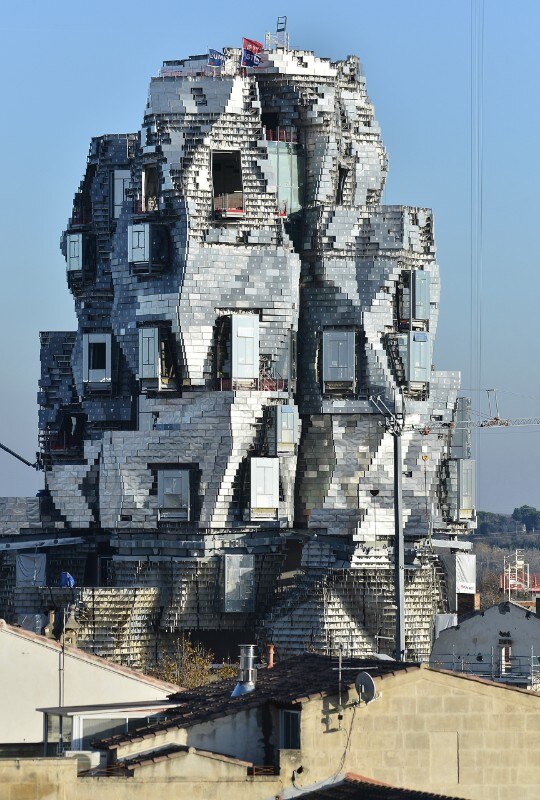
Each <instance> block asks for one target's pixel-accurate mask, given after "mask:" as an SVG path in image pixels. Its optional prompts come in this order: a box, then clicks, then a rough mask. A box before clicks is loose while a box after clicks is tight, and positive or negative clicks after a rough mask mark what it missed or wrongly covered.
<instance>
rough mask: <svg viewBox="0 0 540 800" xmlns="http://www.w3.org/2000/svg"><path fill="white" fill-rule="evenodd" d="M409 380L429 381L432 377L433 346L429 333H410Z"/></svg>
mask: <svg viewBox="0 0 540 800" xmlns="http://www.w3.org/2000/svg"><path fill="white" fill-rule="evenodd" d="M408 377H409V382H410V383H429V380H430V377H431V347H430V341H429V333H426V332H424V331H411V332H410V333H409V375H408Z"/></svg>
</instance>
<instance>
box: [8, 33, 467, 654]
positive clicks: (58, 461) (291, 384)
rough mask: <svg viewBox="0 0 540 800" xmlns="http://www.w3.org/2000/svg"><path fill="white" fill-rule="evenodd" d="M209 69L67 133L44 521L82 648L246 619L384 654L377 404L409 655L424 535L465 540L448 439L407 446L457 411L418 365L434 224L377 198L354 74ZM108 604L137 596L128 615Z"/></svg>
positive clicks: (267, 62)
mask: <svg viewBox="0 0 540 800" xmlns="http://www.w3.org/2000/svg"><path fill="white" fill-rule="evenodd" d="M224 53H225V56H226V59H225V64H224V66H223V68H220V69H215V68H208V67H206V56H204V57H202V56H194V57H191V58H189V59H186V60H184V61H177V62H165V65H164V68H163V70H162V73H161V75H160V76H159V77H157V78H153V79H152V81H151V84H150V92H149V98H148V104H147V107H146V109H145V114H144V120H143V125H142V129H141V132H140V134H126V135H111V136H102V137H99V138H96V139H93V140H92V143H91V147H90V154H89V158H88V166H87V170H86V174H85V177H84V179H83V181H82V183H81V186H80V189H79V191H78V192H77V194H76V196H75V201H74V207H73V215H72V217H71V219H70V221H69V225H68V228H67V230H66V232H65V233H64V235H63V237H62V250H63V252H64V255H65V257H66V260H67V279H68V284H69V287H70V289H71V291H72V293H73V296H74V300H75V309H76V313H77V317H78V322H79V325H78V330H77V331H76V332H75V333H72V332H69V333H60V332H49V333H44V334H42V365H43V374H42V379H41V383H40V386H41V390H40V405H41V411H40V429H41V441H42V450H43V459H44V463H45V466H46V474H45V476H46V490H47V492H46V494H45V497H44V498H43V499H42V506H43V509H44V513H43V514H42V523H41V525H42V527H44V528H47V527H48V528H50V527H51V526H54V529H55V531H57V533H58V531H59V530H60V531H61V530H62V529H63V530H64V531H68V530H69V532H70V535H73V532H74V531H76V532H77V534H78V535H81V536H82V537H83V538H84V540H85V543H86V544H85V547H86V550H85V551H84V552H85V553H86V552H88V555H87V557H86V561H85V562H84V564H82V565H81V567H80V574H79V575H77V582H78V585H81V584H85V586H86V587H89V586H92V587H94V588H93V595H92V597H93V598H94V601H93V602H94V608H95V609H96V608H97V609H98V612H96V611H95V610H94V613H93V614H89V613H86V615H85V614H83V615H82V616H83V617H84V624H83V626H82V629H81V637H82V641H81V644H82V646H90V644H89V643H90V642H91V641H93V642H94V644H93V645H92V646H93V647H94V649H95V648H96V646H97V645H96V641H97V640H99V642H100V643H104V644H102V645H100V648H101V649H100V650H99V651H100V652H102V653H103V654H105V655H108V656H109V657H111V658H117V659H120V660H125V659H126V658H128V656H127V655H126V653H127V651H129V647H126V645H125V642H124V643H123V645H122V647H121V648H120V647H119V648H116V649H115V644H114V637H109V638H110V640H111V641H110V642H109V639H107V636H104V635H103V630H105V629H107V626H108V625H109V627H111V626H113V624H114V618H117V617H118V615H119V614H121V613H122V614H124V616H126V614H127V615H128V616H129V613H138V614H139V615H140V616H141V619H144V620H145V622H144V625H146V626H147V628H148V630H149V631H150V628H151V633H152V637H154V638H153V639H152V641H153V642H154V645H155V641H156V640H157V639H159V640H160V642H161V644H162V645H163V646H165V645H164V642H166V641H167V638H168V637H170V636H171V635H172V634H173V633H174V632H178V631H191V632H196V633H197V636H198V637H199V638H201V639H202V640H204V641H207V642H209V643H211V644H212V646H213V647H214V649H216V650H217V651H218V652H220V651H224V650H226V649H227V648H229V649H230V650H231V651H232V652H234V643H235V642H236V641H237V640H238V639H240V638H242V637H245V636H253V635H254V631H255V628H257V631H258V635H259V637H260V638H263V639H264V638H266V639H272V640H273V641H274V642H275V643H276V645H277V646H278V647H279V648H280V649H281V651H282V652H299V651H301V650H303V649H305V648H306V647H311V648H315V649H322V650H326V651H327V650H330V649H332V648H335V647H336V646H338V645H343V646H344V647H345V648H346V650H347V651H350V652H351V653H354V654H360V653H365V652H377V651H382V652H392V649H393V643H392V641H391V637H392V630H393V624H394V622H393V620H394V613H395V607H394V601H393V571H392V570H393V567H392V564H393V556H392V547H393V534H394V518H393V483H392V478H393V476H392V437H391V434H390V433H388V432H386V431H385V427H384V425H383V424H381V423H382V422H383V418H382V417H381V415H380V413H379V412H378V411H377V409H376V407H375V406H374V404H373V402H372V400H371V398H372V397H375V396H380V397H382V398H383V399H384V402H385V403H386V405H387V407H388V408H389V409H391V410H393V409H395V408H396V407H397V406H398V405H399V407H400V408H401V407H403V408H404V411H405V414H406V419H407V421H408V423H409V425H408V428H407V430H406V432H405V433H404V435H403V452H404V463H403V501H404V526H405V538H406V546H407V553H406V556H407V567H406V633H407V649H408V652H409V654H410V655H411V656H413V657H425V656H427V655H428V654H429V650H430V646H431V632H432V626H433V617H434V615H435V614H436V613H437V612H443V611H447V610H448V597H447V592H446V586H445V577H444V571H443V569H442V566H441V563H440V560H439V558H438V557H437V555H436V554H435V553H434V552H433V550H432V548H430V547H429V546H428V540H429V538H430V536H431V534H432V533H433V532H434V531H436V532H438V533H437V535H438V537H439V538H441V537H447V538H450V539H453V538H455V537H456V535H457V534H458V533H459V532H460V531H464V530H466V529H467V528H468V527H470V526H471V525H473V524H474V505H473V488H472V486H471V481H472V477H473V473H472V462H471V461H470V452H469V450H470V448H469V444H468V439H467V436H466V435H464V434H463V431H458V432H455V433H454V435H453V438H452V439H451V438H450V435H449V434H448V433H443V434H441V432H440V429H438V430H433V431H431V432H429V433H421V428H425V427H429V426H430V424H431V425H433V422H434V421H436V422H437V424H438V425H439V426H440V424H441V423H443V424H444V423H450V422H452V421H455V419H456V418H457V416H459V415H461V416H460V417H459V418H460V419H466V412H467V404H466V402H465V401H460V402H459V403H457V391H458V388H459V376H458V374H457V373H447V372H439V371H435V370H434V368H433V367H432V351H433V342H434V338H435V332H436V323H437V316H438V306H439V272H438V267H437V264H436V262H435V246H434V241H433V220H432V215H431V212H430V211H429V210H428V209H424V208H408V207H401V206H399V207H397V206H382V205H381V195H382V191H383V187H384V181H385V177H386V170H387V162H386V153H385V150H384V147H383V144H382V141H381V138H380V133H379V128H378V125H377V123H376V120H375V118H374V112H373V107H372V105H371V103H370V101H369V99H368V97H367V94H366V89H365V81H364V78H363V76H362V75H361V72H360V64H359V61H358V59H357V58H356V57H349V58H347V59H345V60H344V61H339V62H336V63H333V62H331V61H330V60H328V59H321V58H317V57H315V56H314V54H313V53H311V52H306V51H296V50H294V51H288V50H285V49H283V48H277V49H275V50H272V51H269V52H265V53H263V58H262V61H261V64H260V66H259V67H258V68H256V69H248V70H245V69H241V68H240V67H239V56H240V54H239V51H237V50H234V49H227V48H226V49H225V51H224ZM426 456H427V458H426ZM64 551H65V552H66V554H67V553H69V548H65V550H60V551H57V552H61V553H62V552H64ZM57 560H58V559H57ZM90 564H92V565H93V566H92V568H90V566H89V565H90ZM72 568H73V569H76V567H75V566H72ZM48 580H49V581H50V582H53V581H54V580H55V576H54V575H51V574H50V571H49V576H48ZM94 585H95V586H94ZM104 586H106V587H107V588H103V587H104ZM100 587H101V588H100ZM130 588H139V589H141V591H142V590H144V589H148V590H149V591H148V593H147V595H145V594H144V592H142V593H141V592H139V595H138V600H137V604H136V608H137V610H135V609H132V608H130V603H131V600H130V599H129V598H130V597H131V595H130V594H129V593H126V589H130ZM115 589H116V590H117V593H118V600H117V602H109V601H107V598H108V597H112V595H113V594H114V591H115ZM150 590H153V591H150ZM85 592H86V594H84V593H85ZM100 593H101V594H100ZM107 593H108V594H107ZM156 593H157V594H156ZM34 594H35V602H34V604H33V605H32V602H30V594H29V593H27V594H26V597H27V603H28V604H29V606H30V607H29V608H25V609H18V611H19V613H22V612H23V610H24V612H25V613H38V612H39V611H40V610H41V609H40V607H39V606H40V603H42V602H44V601H43V590H39V591H36V592H35V593H34ZM83 594H84V600H82V599H81V602H83V603H84V604H85V605H84V607H85V608H86V609H88V604H89V599H88V598H89V595H88V589H87V588H86V589H85V590H84V592H83ZM96 596H99V597H100V598H101V596H103V599H100V600H99V602H98V601H96V600H95V598H96ZM146 596H147V599H148V608H147V609H146V610H145V609H143V606H144V598H145V597H146ZM40 598H41V599H40ZM81 598H82V595H81ZM454 600H455V598H454ZM122 603H124V604H125V605H126V608H125V609H124V611H123V612H120V611H119V606H122ZM451 605H452V603H450V606H451ZM122 608H123V606H122ZM108 609H109V612H108ZM450 610H453V609H452V608H450ZM108 613H109V616H110V619H108V617H107V614H108ZM96 614H97V616H96ZM98 618H99V619H98ZM92 625H93V628H92ZM125 626H127V628H128V629H129V630H133V631H137V630H140V625H137V624H134V623H132V622H130V623H129V624H128V623H127V622H126V623H125ZM97 628H99V631H100V633H99V636H98V637H97V639H96V634H95V631H96V629H97ZM85 631H86V632H85ZM225 632H227V633H225ZM85 637H86V638H85ZM152 637H149V636H145V637H141V636H139V637H137V636H136V635H135V634H134V642H133V647H132V651H131V654H132V655H131V658H132V663H136V664H144V663H145V662H147V661H148V660H151V658H152V657H153V655H152V654H154V656H155V647H154V646H153V645H147V644H145V645H144V646H142V645H141V646H139V644H140V641H142V640H144V642H145V643H147V642H149V641H150V639H151V638H152ZM124 638H125V637H124Z"/></svg>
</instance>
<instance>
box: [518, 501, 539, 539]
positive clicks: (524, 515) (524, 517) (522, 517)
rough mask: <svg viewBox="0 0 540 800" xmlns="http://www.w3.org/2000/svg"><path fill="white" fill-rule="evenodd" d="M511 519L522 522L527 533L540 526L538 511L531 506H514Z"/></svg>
mask: <svg viewBox="0 0 540 800" xmlns="http://www.w3.org/2000/svg"><path fill="white" fill-rule="evenodd" d="M512 519H514V520H515V521H516V522H522V523H523V524H524V525H525V529H526V531H527V533H530V532H531V531H535V530H538V529H539V528H540V511H538V509H537V508H534V507H533V506H520V507H519V508H514V511H513V512H512Z"/></svg>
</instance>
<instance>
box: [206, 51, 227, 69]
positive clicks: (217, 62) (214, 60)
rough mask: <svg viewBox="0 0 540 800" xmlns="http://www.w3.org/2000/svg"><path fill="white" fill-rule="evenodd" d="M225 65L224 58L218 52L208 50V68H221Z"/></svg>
mask: <svg viewBox="0 0 540 800" xmlns="http://www.w3.org/2000/svg"><path fill="white" fill-rule="evenodd" d="M224 64H225V56H224V55H223V53H220V51H219V50H213V49H212V48H209V50H208V66H209V67H222V66H223V65H224Z"/></svg>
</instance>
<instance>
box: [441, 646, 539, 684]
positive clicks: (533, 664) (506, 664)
mask: <svg viewBox="0 0 540 800" xmlns="http://www.w3.org/2000/svg"><path fill="white" fill-rule="evenodd" d="M430 666H432V667H434V668H435V669H450V670H452V672H463V673H465V674H466V675H473V676H475V677H477V678H485V679H487V680H491V681H495V682H499V683H514V684H518V683H519V684H523V683H526V684H527V686H529V687H531V688H532V689H535V690H538V689H540V654H537V655H535V652H534V646H532V645H531V652H530V654H529V655H510V656H504V655H503V654H502V651H501V650H500V649H499V648H496V647H492V648H491V649H490V651H488V652H483V653H482V652H479V653H474V654H470V653H467V655H459V654H456V652H455V649H454V650H453V652H452V653H437V655H436V656H432V658H431V659H430Z"/></svg>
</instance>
